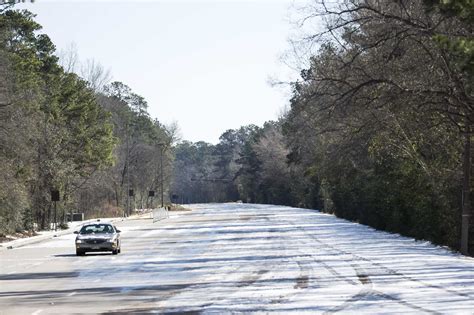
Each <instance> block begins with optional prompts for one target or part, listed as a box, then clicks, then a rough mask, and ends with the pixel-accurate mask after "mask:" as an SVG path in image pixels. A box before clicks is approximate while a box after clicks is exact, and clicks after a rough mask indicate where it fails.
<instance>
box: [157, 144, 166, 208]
mask: <svg viewBox="0 0 474 315" xmlns="http://www.w3.org/2000/svg"><path fill="white" fill-rule="evenodd" d="M158 146H159V147H160V186H161V207H162V208H163V207H164V200H163V199H164V190H163V178H164V177H163V151H164V147H165V144H164V143H158Z"/></svg>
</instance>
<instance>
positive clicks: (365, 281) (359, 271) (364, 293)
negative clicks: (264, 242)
mask: <svg viewBox="0 0 474 315" xmlns="http://www.w3.org/2000/svg"><path fill="white" fill-rule="evenodd" d="M290 223H291V224H292V225H293V226H294V227H295V228H296V229H301V230H302V231H304V233H305V234H306V235H308V236H309V237H310V238H311V239H313V240H315V241H316V242H317V243H319V245H320V246H323V247H322V248H323V249H327V248H329V249H331V250H332V251H334V252H336V253H337V254H339V255H340V254H342V255H347V256H352V257H353V260H355V261H364V262H368V263H369V264H371V265H372V266H376V267H378V268H380V269H382V270H384V271H386V272H387V274H389V275H395V276H399V277H401V278H403V279H405V280H408V281H412V282H416V283H419V284H422V285H423V286H425V287H429V288H432V289H439V290H442V291H445V292H447V293H450V294H454V295H457V296H460V297H464V298H468V299H471V298H472V297H471V295H469V294H467V293H463V292H458V291H456V290H452V289H447V288H444V287H441V286H438V285H433V284H429V283H425V282H424V281H422V280H419V279H415V278H413V277H410V276H407V275H405V274H403V273H401V272H398V271H396V270H394V269H392V268H389V267H387V266H384V265H383V264H381V263H378V262H375V261H373V260H371V259H368V258H365V257H362V256H360V255H357V254H353V253H350V252H348V251H345V250H341V249H339V248H337V247H335V246H333V245H331V244H328V243H326V242H323V241H321V240H320V239H318V238H317V237H316V236H315V235H313V234H312V233H310V232H309V231H308V230H307V229H305V228H304V227H300V226H298V225H297V224H296V223H295V222H290ZM316 261H319V259H316ZM351 266H352V268H353V269H354V271H355V272H356V275H357V277H358V279H359V281H360V283H361V284H362V285H370V288H369V289H367V288H365V287H364V288H363V289H361V290H360V291H359V293H357V294H355V295H353V296H352V297H351V298H349V299H347V300H346V301H345V302H344V303H343V304H341V305H340V306H338V307H336V308H333V309H331V310H329V311H327V312H326V313H325V314H331V313H335V312H339V311H342V310H344V309H346V308H348V307H349V306H350V305H351V304H354V303H356V302H358V301H361V300H363V299H365V298H368V297H370V296H376V297H382V298H384V299H387V300H391V301H394V302H397V303H399V304H401V305H404V306H406V307H409V308H411V309H414V310H417V311H423V312H426V313H429V314H441V313H439V312H437V311H433V310H430V309H426V308H423V307H421V306H418V305H415V304H412V303H409V302H407V301H405V300H402V299H400V298H397V297H395V296H393V295H390V294H386V293H383V292H381V291H378V290H374V289H373V288H372V281H371V279H370V277H369V275H368V272H367V271H366V270H365V269H364V268H362V267H361V266H360V265H358V264H355V263H352V264H351ZM336 273H337V272H336ZM340 276H341V277H344V276H342V275H340ZM351 282H353V281H351ZM352 284H354V283H352Z"/></svg>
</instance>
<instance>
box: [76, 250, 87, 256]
mask: <svg viewBox="0 0 474 315" xmlns="http://www.w3.org/2000/svg"><path fill="white" fill-rule="evenodd" d="M84 254H85V252H84V251H82V250H79V249H76V256H84Z"/></svg>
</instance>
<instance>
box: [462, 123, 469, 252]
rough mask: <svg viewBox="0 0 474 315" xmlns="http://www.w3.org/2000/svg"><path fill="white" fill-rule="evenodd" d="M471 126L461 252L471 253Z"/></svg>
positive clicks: (464, 170) (467, 129)
mask: <svg viewBox="0 0 474 315" xmlns="http://www.w3.org/2000/svg"><path fill="white" fill-rule="evenodd" d="M468 124H469V122H468ZM470 188H471V128H470V126H469V125H468V126H467V127H466V139H465V144H464V160H463V187H462V196H463V198H462V218H461V253H462V254H463V255H468V254H469V221H470V217H471V189H470Z"/></svg>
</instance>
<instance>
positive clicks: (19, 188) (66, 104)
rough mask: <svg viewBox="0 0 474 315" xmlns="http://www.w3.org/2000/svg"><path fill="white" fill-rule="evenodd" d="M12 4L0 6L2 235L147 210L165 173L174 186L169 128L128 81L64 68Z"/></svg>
mask: <svg viewBox="0 0 474 315" xmlns="http://www.w3.org/2000/svg"><path fill="white" fill-rule="evenodd" d="M11 5H12V3H10V4H3V5H0V13H1V14H0V77H1V80H0V233H11V232H14V231H18V230H22V229H33V228H40V229H49V228H51V223H52V222H53V221H54V217H55V216H56V222H65V220H66V214H67V213H70V212H77V211H79V212H84V213H85V214H86V216H89V217H93V216H108V215H110V216H112V215H127V214H128V213H130V211H131V209H133V208H137V207H138V208H145V207H151V201H152V200H151V199H150V198H148V191H149V190H158V188H159V187H160V186H161V179H162V178H163V180H165V181H166V183H164V187H165V189H168V184H167V183H168V182H169V173H170V172H169V169H170V163H171V155H170V154H171V152H170V150H169V147H170V146H171V143H172V141H173V131H172V130H169V129H167V128H165V126H163V125H162V124H160V122H159V121H157V120H153V119H152V118H151V117H150V115H149V114H148V112H147V102H146V101H145V100H144V99H143V97H141V96H139V95H137V94H135V93H133V91H132V90H131V89H130V88H129V87H128V86H126V85H125V84H123V83H120V82H113V83H112V84H110V85H108V86H105V87H98V86H97V84H96V83H97V82H98V81H97V80H95V81H94V82H92V81H87V80H85V79H83V78H81V77H79V76H78V75H76V74H74V73H71V72H68V71H66V70H65V69H64V68H63V67H62V66H61V65H60V63H59V60H58V57H57V56H56V54H55V47H54V45H53V43H52V42H51V40H50V39H49V38H48V36H47V35H45V34H41V33H40V30H41V26H40V25H39V24H38V23H36V22H35V21H34V15H33V14H31V13H30V12H28V11H18V10H11V9H10V8H9V7H10V6H11ZM90 70H91V73H92V74H100V73H98V72H97V71H95V72H94V69H93V68H91V69H90ZM96 70H97V69H96ZM92 77H94V76H93V75H92ZM96 79H97V76H96ZM99 81H100V80H99ZM161 154H163V164H164V167H163V169H164V170H165V171H166V170H167V171H166V173H165V174H163V176H162V175H161V174H160V172H161V168H160V167H159V166H160V157H161ZM129 190H133V191H134V194H133V195H134V196H133V197H130V198H129V197H128V196H129ZM52 191H59V193H60V201H59V202H58V203H57V211H56V213H54V211H53V203H52V195H51V192H52ZM157 196H159V194H158V193H157ZM156 202H157V201H156V200H155V204H156Z"/></svg>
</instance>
